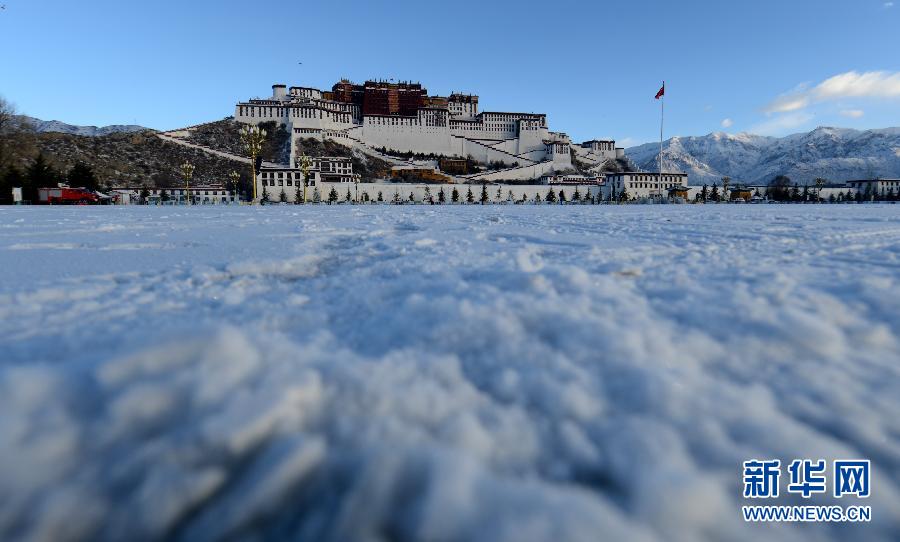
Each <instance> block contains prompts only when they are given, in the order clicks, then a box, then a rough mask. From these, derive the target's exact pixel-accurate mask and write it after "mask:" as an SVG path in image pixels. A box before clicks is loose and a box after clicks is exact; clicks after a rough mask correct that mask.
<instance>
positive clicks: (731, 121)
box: [722, 119, 734, 128]
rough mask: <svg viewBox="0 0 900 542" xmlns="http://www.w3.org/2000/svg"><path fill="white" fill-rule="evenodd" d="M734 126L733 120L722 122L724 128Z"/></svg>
mask: <svg viewBox="0 0 900 542" xmlns="http://www.w3.org/2000/svg"><path fill="white" fill-rule="evenodd" d="M732 126H734V121H733V120H731V119H724V120H723V121H722V128H731V127H732Z"/></svg>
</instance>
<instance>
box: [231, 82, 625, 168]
mask: <svg viewBox="0 0 900 542" xmlns="http://www.w3.org/2000/svg"><path fill="white" fill-rule="evenodd" d="M235 120H237V121H238V122H242V123H248V124H259V123H262V122H268V121H274V122H277V123H280V124H284V125H286V126H287V127H288V129H289V131H290V133H291V138H292V139H291V163H292V164H293V163H295V162H296V159H297V156H296V148H297V145H296V140H297V139H299V138H309V137H312V138H317V139H323V140H324V139H330V140H334V141H337V142H338V143H342V144H344V145H348V146H353V145H354V144H360V145H364V146H366V147H369V148H370V149H376V150H377V149H385V150H388V151H398V152H414V153H422V154H432V155H436V156H437V155H442V156H455V157H462V158H465V157H471V158H473V159H474V160H476V161H478V162H482V163H490V162H494V163H505V164H508V165H509V168H507V171H504V172H502V173H499V172H493V173H492V174H491V176H490V177H485V176H484V175H482V176H480V177H478V179H477V180H484V181H491V180H494V179H495V178H496V179H510V180H513V179H536V178H538V177H540V176H541V175H544V174H547V173H551V172H554V171H562V170H566V169H570V168H571V167H572V160H571V156H572V154H573V152H574V153H577V154H578V156H579V159H580V160H582V161H584V162H587V163H588V164H589V165H599V164H602V163H603V162H605V161H606V160H608V159H611V158H615V157H616V156H621V153H619V150H617V149H616V147H615V142H614V141H611V140H602V141H601V140H593V141H590V142H587V143H585V144H582V145H581V146H577V147H573V146H572V142H571V140H570V139H569V137H568V136H567V135H566V134H564V133H561V132H553V131H550V129H549V128H548V125H547V116H546V115H545V114H542V113H521V112H520V113H515V112H491V111H485V112H479V111H478V96H474V95H467V94H459V93H453V94H451V95H450V96H449V97H446V98H444V97H440V96H427V91H426V90H425V89H423V88H421V85H419V84H411V83H384V82H371V81H370V82H367V83H366V84H365V85H354V84H352V83H350V82H349V81H341V82H339V83H337V84H336V85H335V86H334V87H333V89H332V91H330V92H329V91H322V90H319V89H312V88H306V87H290V89H288V88H287V87H286V86H285V85H280V84H277V85H273V87H272V96H271V97H270V98H265V99H252V100H248V101H245V102H240V103H238V104H237V105H236V107H235ZM584 145H587V146H584ZM573 149H577V150H573ZM473 179H474V177H473Z"/></svg>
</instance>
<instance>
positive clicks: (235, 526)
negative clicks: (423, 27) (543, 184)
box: [0, 205, 900, 542]
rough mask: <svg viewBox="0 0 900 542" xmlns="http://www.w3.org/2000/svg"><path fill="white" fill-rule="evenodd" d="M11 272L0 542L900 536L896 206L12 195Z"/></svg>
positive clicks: (7, 244) (0, 452) (5, 297)
mask: <svg viewBox="0 0 900 542" xmlns="http://www.w3.org/2000/svg"><path fill="white" fill-rule="evenodd" d="M0 277H2V282H0V337H2V338H3V340H2V346H0V539H3V540H17V539H24V540H54V541H56V540H103V539H106V540H125V539H127V540H141V539H148V538H163V537H165V538H173V539H183V540H205V539H216V538H223V537H226V536H227V537H238V538H243V537H247V536H251V535H255V536H257V537H260V538H268V539H282V538H292V539H299V540H341V541H345V540H352V541H377V540H429V541H451V540H478V541H491V542H493V541H507V540H508V541H529V540H534V541H545V540H555V541H564V540H566V541H568V540H573V541H581V540H584V541H596V540H685V541H688V540H691V541H693V540H748V541H750V540H753V541H755V540H814V539H816V540H821V539H833V540H896V539H897V537H898V535H900V527H898V525H900V206H871V205H848V206H824V205H823V206H797V205H795V206H775V205H772V206H712V205H709V206H623V207H616V206H577V207H560V206H513V207H498V206H490V207H480V206H456V207H450V206H446V207H421V206H419V207H405V206H404V207H396V206H383V207H375V206H369V207H344V206H341V207H328V206H317V207H304V208H298V207H294V206H285V207H266V208H247V207H242V208H227V207H215V208H211V207H202V208H201V207H198V208H190V209H179V208H146V207H120V208H114V207H110V208H60V207H53V208H10V207H6V208H0ZM752 458H772V459H781V460H782V461H783V462H787V461H790V460H791V459H794V458H811V459H816V458H826V459H828V460H829V462H830V461H831V460H833V459H840V458H870V459H871V460H872V461H873V467H872V468H873V480H872V496H871V497H870V498H869V499H867V502H865V503H862V504H869V505H871V506H872V508H873V522H872V523H871V524H867V525H860V524H855V525H830V526H829V525H813V524H798V525H768V526H765V525H747V524H745V523H744V522H743V521H742V519H741V516H740V506H741V505H742V504H746V503H745V502H744V501H743V499H742V498H741V491H742V484H741V477H740V475H741V462H742V461H745V460H748V459H752ZM829 464H830V463H829ZM785 478H786V476H782V483H783V484H784V483H786V482H785ZM843 501H844V502H841V504H854V503H855V504H861V503H860V502H854V501H853V499H850V500H849V501H848V499H847V498H845V499H843ZM779 502H780V503H799V502H800V499H796V498H788V499H785V498H783V499H781V500H780V501H779ZM833 502H834V500H833V499H831V498H830V497H821V498H813V499H810V500H809V502H808V503H803V504H821V503H833ZM755 504H761V503H755Z"/></svg>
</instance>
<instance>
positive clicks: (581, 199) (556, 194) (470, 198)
mask: <svg viewBox="0 0 900 542" xmlns="http://www.w3.org/2000/svg"><path fill="white" fill-rule="evenodd" d="M300 194H301V192H300V191H299V190H298V191H297V192H296V197H295V198H294V201H293V202H290V201H289V198H288V195H287V193H286V192H285V191H284V189H282V190H281V192H280V193H279V194H278V196H277V197H275V198H272V197H271V196H270V194H269V193H268V192H267V191H266V189H265V187H264V188H263V193H262V199H261V202H262V203H263V204H266V203H298V204H299V203H303V201H302V198H301V196H300ZM310 201H311V202H312V203H328V204H335V203H370V202H384V201H386V200H385V197H384V194H383V193H382V192H381V191H378V193H377V195H376V196H375V197H372V196H371V195H370V194H369V192H368V191H365V190H364V191H363V192H362V193H361V194H359V195H358V197H354V195H353V194H352V193H351V191H350V188H349V187H348V188H347V192H346V193H345V194H343V195H341V194H339V193H338V191H337V189H335V188H334V187H332V188H331V190H330V191H329V192H328V195H327V197H325V198H323V197H322V195H321V193H320V192H319V189H318V188H315V189H314V190H313V192H312V196H311V198H310ZM415 201H416V198H415V195H414V194H413V193H412V192H410V193H409V196H407V197H405V198H404V197H402V196H401V195H400V191H399V189H398V190H395V191H394V194H393V196H392V197H391V200H390V203H394V204H403V203H413V202H415ZM622 201H629V199H628V194H627V192H626V191H625V190H622V191H621V192H620V193H619V194H618V195H616V194H615V193H612V194H610V196H609V197H607V198H606V199H605V200H604V199H603V197H602V196H601V195H600V194H599V193H598V194H596V195H593V194H591V193H590V192H586V193H584V194H582V192H581V190H579V188H578V187H575V191H574V192H573V193H572V194H571V196H569V195H567V194H566V191H565V189H560V190H559V191H556V190H554V189H552V188H551V189H548V190H547V193H546V194H543V195H542V194H540V193H535V194H534V196H533V197H532V198H527V196H526V195H525V194H522V196H521V197H520V198H516V197H515V196H514V195H513V192H512V190H509V191H507V193H506V197H505V198H504V195H503V189H502V188H500V187H498V188H497V191H496V192H495V193H494V195H493V197H492V196H491V195H490V192H489V191H488V187H487V185H486V184H483V185H481V192H480V194H479V195H476V194H475V192H473V191H472V187H471V186H468V187H466V192H465V194H463V193H461V192H460V191H459V188H457V187H456V186H454V187H453V189H452V190H451V191H449V193H448V192H447V191H446V190H444V187H443V186H442V187H441V188H440V189H439V190H438V191H437V193H436V194H432V191H431V187H428V186H426V187H425V194H424V196H423V198H422V202H423V203H430V204H438V205H440V204H444V203H467V204H475V203H480V204H482V205H485V204H489V203H504V202H505V203H516V204H521V203H538V204H539V203H560V204H565V203H579V204H599V203H604V202H622Z"/></svg>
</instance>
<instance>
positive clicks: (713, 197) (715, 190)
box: [709, 183, 719, 202]
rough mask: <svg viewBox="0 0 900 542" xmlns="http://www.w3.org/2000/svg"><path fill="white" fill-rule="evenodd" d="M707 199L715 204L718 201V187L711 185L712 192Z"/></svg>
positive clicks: (714, 184)
mask: <svg viewBox="0 0 900 542" xmlns="http://www.w3.org/2000/svg"><path fill="white" fill-rule="evenodd" d="M709 199H710V200H712V201H715V202H718V201H719V185H717V184H716V183H713V187H712V190H711V191H710V193H709Z"/></svg>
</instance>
